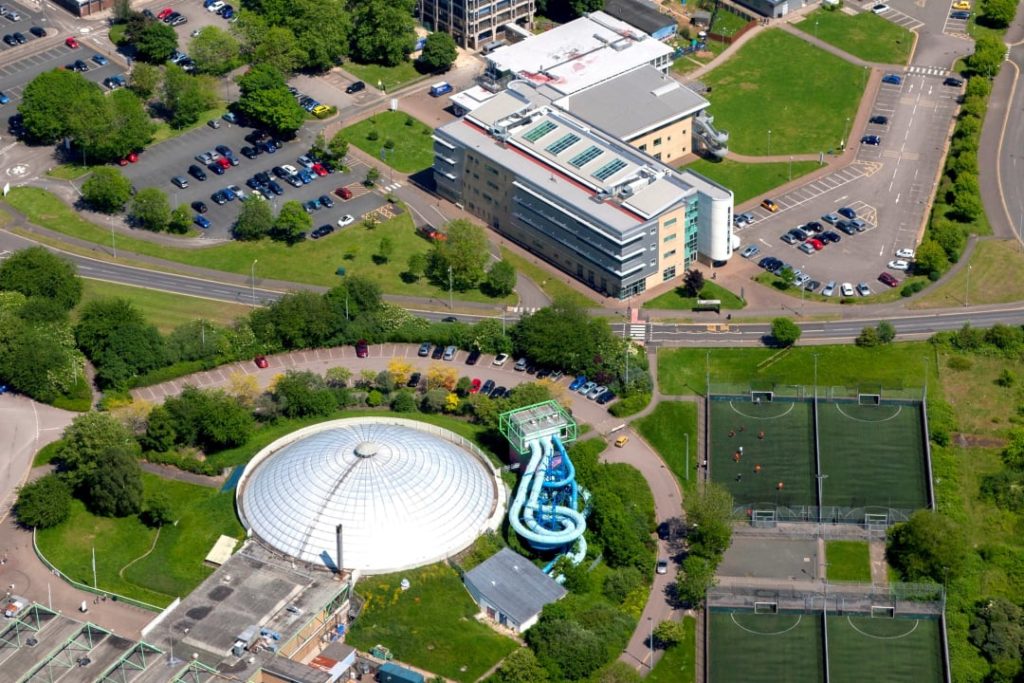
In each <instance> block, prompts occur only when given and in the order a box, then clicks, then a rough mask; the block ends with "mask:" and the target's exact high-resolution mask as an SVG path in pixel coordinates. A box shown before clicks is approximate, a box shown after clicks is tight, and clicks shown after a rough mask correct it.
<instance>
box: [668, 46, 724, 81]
mask: <svg viewBox="0 0 1024 683" xmlns="http://www.w3.org/2000/svg"><path fill="white" fill-rule="evenodd" d="M686 42H687V43H688V42H689V41H686ZM727 47H729V46H728V45H726V44H725V43H722V42H719V41H717V40H710V41H708V42H707V44H706V48H707V49H706V50H704V51H703V52H691V53H690V54H688V55H684V56H682V57H680V58H679V59H677V60H676V61H674V62H672V70H673V71H674V72H676V73H677V74H688V73H690V72H691V71H693V70H694V69H699V68H700V67H702V66H704V65H705V64H707V63H708V62H710V61H711V60H713V59H714V58H715V57H717V56H718V55H720V54H722V53H723V52H725V48H727Z"/></svg>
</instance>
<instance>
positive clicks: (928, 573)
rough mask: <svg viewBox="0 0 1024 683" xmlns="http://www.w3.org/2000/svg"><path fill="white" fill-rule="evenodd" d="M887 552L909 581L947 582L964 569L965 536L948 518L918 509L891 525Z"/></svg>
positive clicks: (891, 561)
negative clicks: (905, 518)
mask: <svg viewBox="0 0 1024 683" xmlns="http://www.w3.org/2000/svg"><path fill="white" fill-rule="evenodd" d="M885 554H886V558H888V560H889V563H890V564H892V566H893V567H895V568H896V570H897V571H899V572H900V574H902V575H903V578H904V579H905V580H907V581H928V580H931V581H935V582H937V583H946V581H947V580H948V579H951V578H954V577H956V576H958V575H959V574H960V573H961V572H962V571H963V568H964V564H965V563H966V561H967V543H966V537H965V536H964V532H963V529H961V528H960V527H959V526H958V525H957V524H956V522H954V521H953V520H951V519H950V518H949V517H946V516H945V515H940V514H938V513H936V512H932V511H931V510H918V511H917V512H915V513H914V514H913V515H911V517H910V520H909V521H907V522H903V523H901V524H896V525H895V526H893V527H890V528H889V535H888V539H887V543H886V550H885Z"/></svg>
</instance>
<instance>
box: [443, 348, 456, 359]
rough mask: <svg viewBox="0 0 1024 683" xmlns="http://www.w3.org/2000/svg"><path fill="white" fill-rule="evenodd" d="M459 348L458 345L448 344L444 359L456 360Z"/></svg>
mask: <svg viewBox="0 0 1024 683" xmlns="http://www.w3.org/2000/svg"><path fill="white" fill-rule="evenodd" d="M458 351H459V349H458V347H456V346H446V347H445V349H444V356H443V357H442V358H443V360H455V354H456V353H458Z"/></svg>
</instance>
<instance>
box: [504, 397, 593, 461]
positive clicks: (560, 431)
mask: <svg viewBox="0 0 1024 683" xmlns="http://www.w3.org/2000/svg"><path fill="white" fill-rule="evenodd" d="M498 429H499V430H500V431H501V434H502V436H504V437H505V438H506V439H507V440H508V442H509V444H510V445H511V446H512V448H513V449H514V450H515V452H516V453H518V454H519V455H524V454H525V453H526V452H527V451H529V450H530V446H529V443H530V442H531V441H533V440H535V439H543V438H548V437H552V436H557V437H558V439H559V441H561V442H562V443H563V444H568V443H571V442H573V441H575V440H576V437H577V428H576V421H575V420H573V419H572V416H571V415H569V413H568V412H566V410H565V408H563V407H562V406H561V405H560V404H559V403H558V401H544V402H542V403H535V404H533V405H530V406H526V407H524V408H516V409H515V410H510V411H508V412H506V413H502V414H501V415H499V416H498Z"/></svg>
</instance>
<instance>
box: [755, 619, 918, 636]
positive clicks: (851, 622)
mask: <svg viewBox="0 0 1024 683" xmlns="http://www.w3.org/2000/svg"><path fill="white" fill-rule="evenodd" d="M846 621H847V623H848V624H850V628H852V629H853V630H854V631H856V632H857V633H859V634H861V635H862V636H864V637H866V638H874V639H875V640H899V639H900V638H906V637H907V636H909V635H910V634H911V633H913V632H914V631H916V630H917V627H918V626H920V624H921V620H920V619H916V620H915V621H914V628H912V629H910V630H909V631H907V632H906V633H901V634H899V635H898V636H873V635H871V634H870V633H865V632H864V631H861V630H860V629H859V628H857V626H856V625H855V624H854V623H853V619H851V618H850V617H846ZM737 626H738V624H737ZM740 628H743V627H742V626H740Z"/></svg>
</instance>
